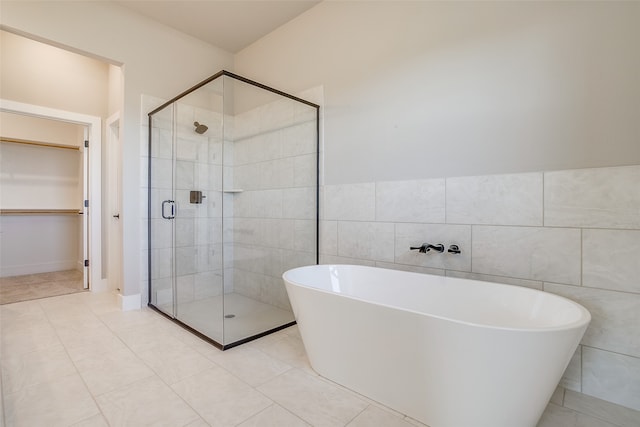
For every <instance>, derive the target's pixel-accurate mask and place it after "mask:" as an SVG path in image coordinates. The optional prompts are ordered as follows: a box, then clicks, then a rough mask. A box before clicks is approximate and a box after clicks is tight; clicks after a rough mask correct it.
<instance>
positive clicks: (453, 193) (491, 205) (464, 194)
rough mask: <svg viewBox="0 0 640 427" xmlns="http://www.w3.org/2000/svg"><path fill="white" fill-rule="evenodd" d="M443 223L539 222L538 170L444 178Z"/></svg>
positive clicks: (504, 223)
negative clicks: (444, 210)
mask: <svg viewBox="0 0 640 427" xmlns="http://www.w3.org/2000/svg"><path fill="white" fill-rule="evenodd" d="M447 223H449V224H493V225H542V173H527V174H515V175H489V176H469V177H461V178H447Z"/></svg>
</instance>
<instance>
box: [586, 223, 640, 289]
mask: <svg viewBox="0 0 640 427" xmlns="http://www.w3.org/2000/svg"><path fill="white" fill-rule="evenodd" d="M582 253H583V255H582V275H583V276H582V284H583V285H584V286H589V287H593V288H607V289H613V290H620V291H628V292H638V293H640V231H633V230H584V231H583V235H582Z"/></svg>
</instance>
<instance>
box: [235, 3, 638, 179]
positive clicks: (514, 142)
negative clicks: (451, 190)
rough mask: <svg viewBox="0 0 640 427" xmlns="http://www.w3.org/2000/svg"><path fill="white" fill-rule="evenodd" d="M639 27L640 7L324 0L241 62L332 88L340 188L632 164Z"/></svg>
mask: <svg viewBox="0 0 640 427" xmlns="http://www.w3.org/2000/svg"><path fill="white" fill-rule="evenodd" d="M639 21H640V3H637V2H323V3H321V4H319V5H318V6H316V7H314V8H313V9H311V10H309V11H307V12H306V13H304V14H302V15H301V16H299V17H298V18H297V19H295V20H294V21H292V22H290V23H288V24H287V25H284V26H283V27H281V28H279V29H278V30H276V31H274V32H273V33H271V34H269V35H268V36H266V37H264V38H262V39H261V40H259V41H258V42H256V43H254V44H253V45H251V46H249V47H248V48H246V49H244V50H243V51H241V52H240V53H238V54H237V55H236V62H235V65H236V72H238V73H239V74H241V75H246V76H248V77H252V78H255V79H257V80H259V81H261V82H264V83H265V84H269V85H272V86H274V87H277V88H280V89H282V90H285V91H289V92H297V91H300V90H303V89H306V88H309V87H315V86H319V85H324V88H325V94H324V96H325V110H324V114H325V127H324V140H325V150H326V152H325V165H326V166H325V173H326V183H328V184H336V183H354V182H369V181H377V180H396V179H420V178H432V177H443V176H463V175H477V174H487V173H507V172H526V171H540V170H554V169H570V168H581V167H593V166H615V165H629V164H637V163H640V144H639V143H638V141H639V140H640V125H639V122H638V120H637V118H638V114H639V111H638V99H639V97H640V50H638V45H637V41H638V40H640V26H638V25H637V23H638V22H639ZM364 153H366V154H364Z"/></svg>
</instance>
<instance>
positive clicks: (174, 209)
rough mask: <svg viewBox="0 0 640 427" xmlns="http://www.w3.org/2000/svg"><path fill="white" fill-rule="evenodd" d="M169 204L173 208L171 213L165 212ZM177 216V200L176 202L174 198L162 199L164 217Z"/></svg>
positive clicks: (171, 217)
mask: <svg viewBox="0 0 640 427" xmlns="http://www.w3.org/2000/svg"><path fill="white" fill-rule="evenodd" d="M167 206H169V207H170V208H171V210H170V213H169V215H167V214H166V213H165V212H166V207H167ZM175 217H176V202H174V201H173V200H163V201H162V218H164V219H173V218H175Z"/></svg>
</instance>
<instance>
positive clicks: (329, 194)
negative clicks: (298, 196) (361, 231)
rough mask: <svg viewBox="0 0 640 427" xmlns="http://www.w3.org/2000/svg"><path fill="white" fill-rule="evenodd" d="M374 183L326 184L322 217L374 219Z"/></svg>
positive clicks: (352, 219) (347, 219)
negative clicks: (323, 215)
mask: <svg viewBox="0 0 640 427" xmlns="http://www.w3.org/2000/svg"><path fill="white" fill-rule="evenodd" d="M375 188H376V187H375V184H373V183H366V184H344V185H327V186H325V188H324V202H325V208H324V214H325V217H324V219H328V220H329V219H336V220H340V221H374V220H375V215H376V208H375V205H376V200H375V192H376V190H375Z"/></svg>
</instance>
